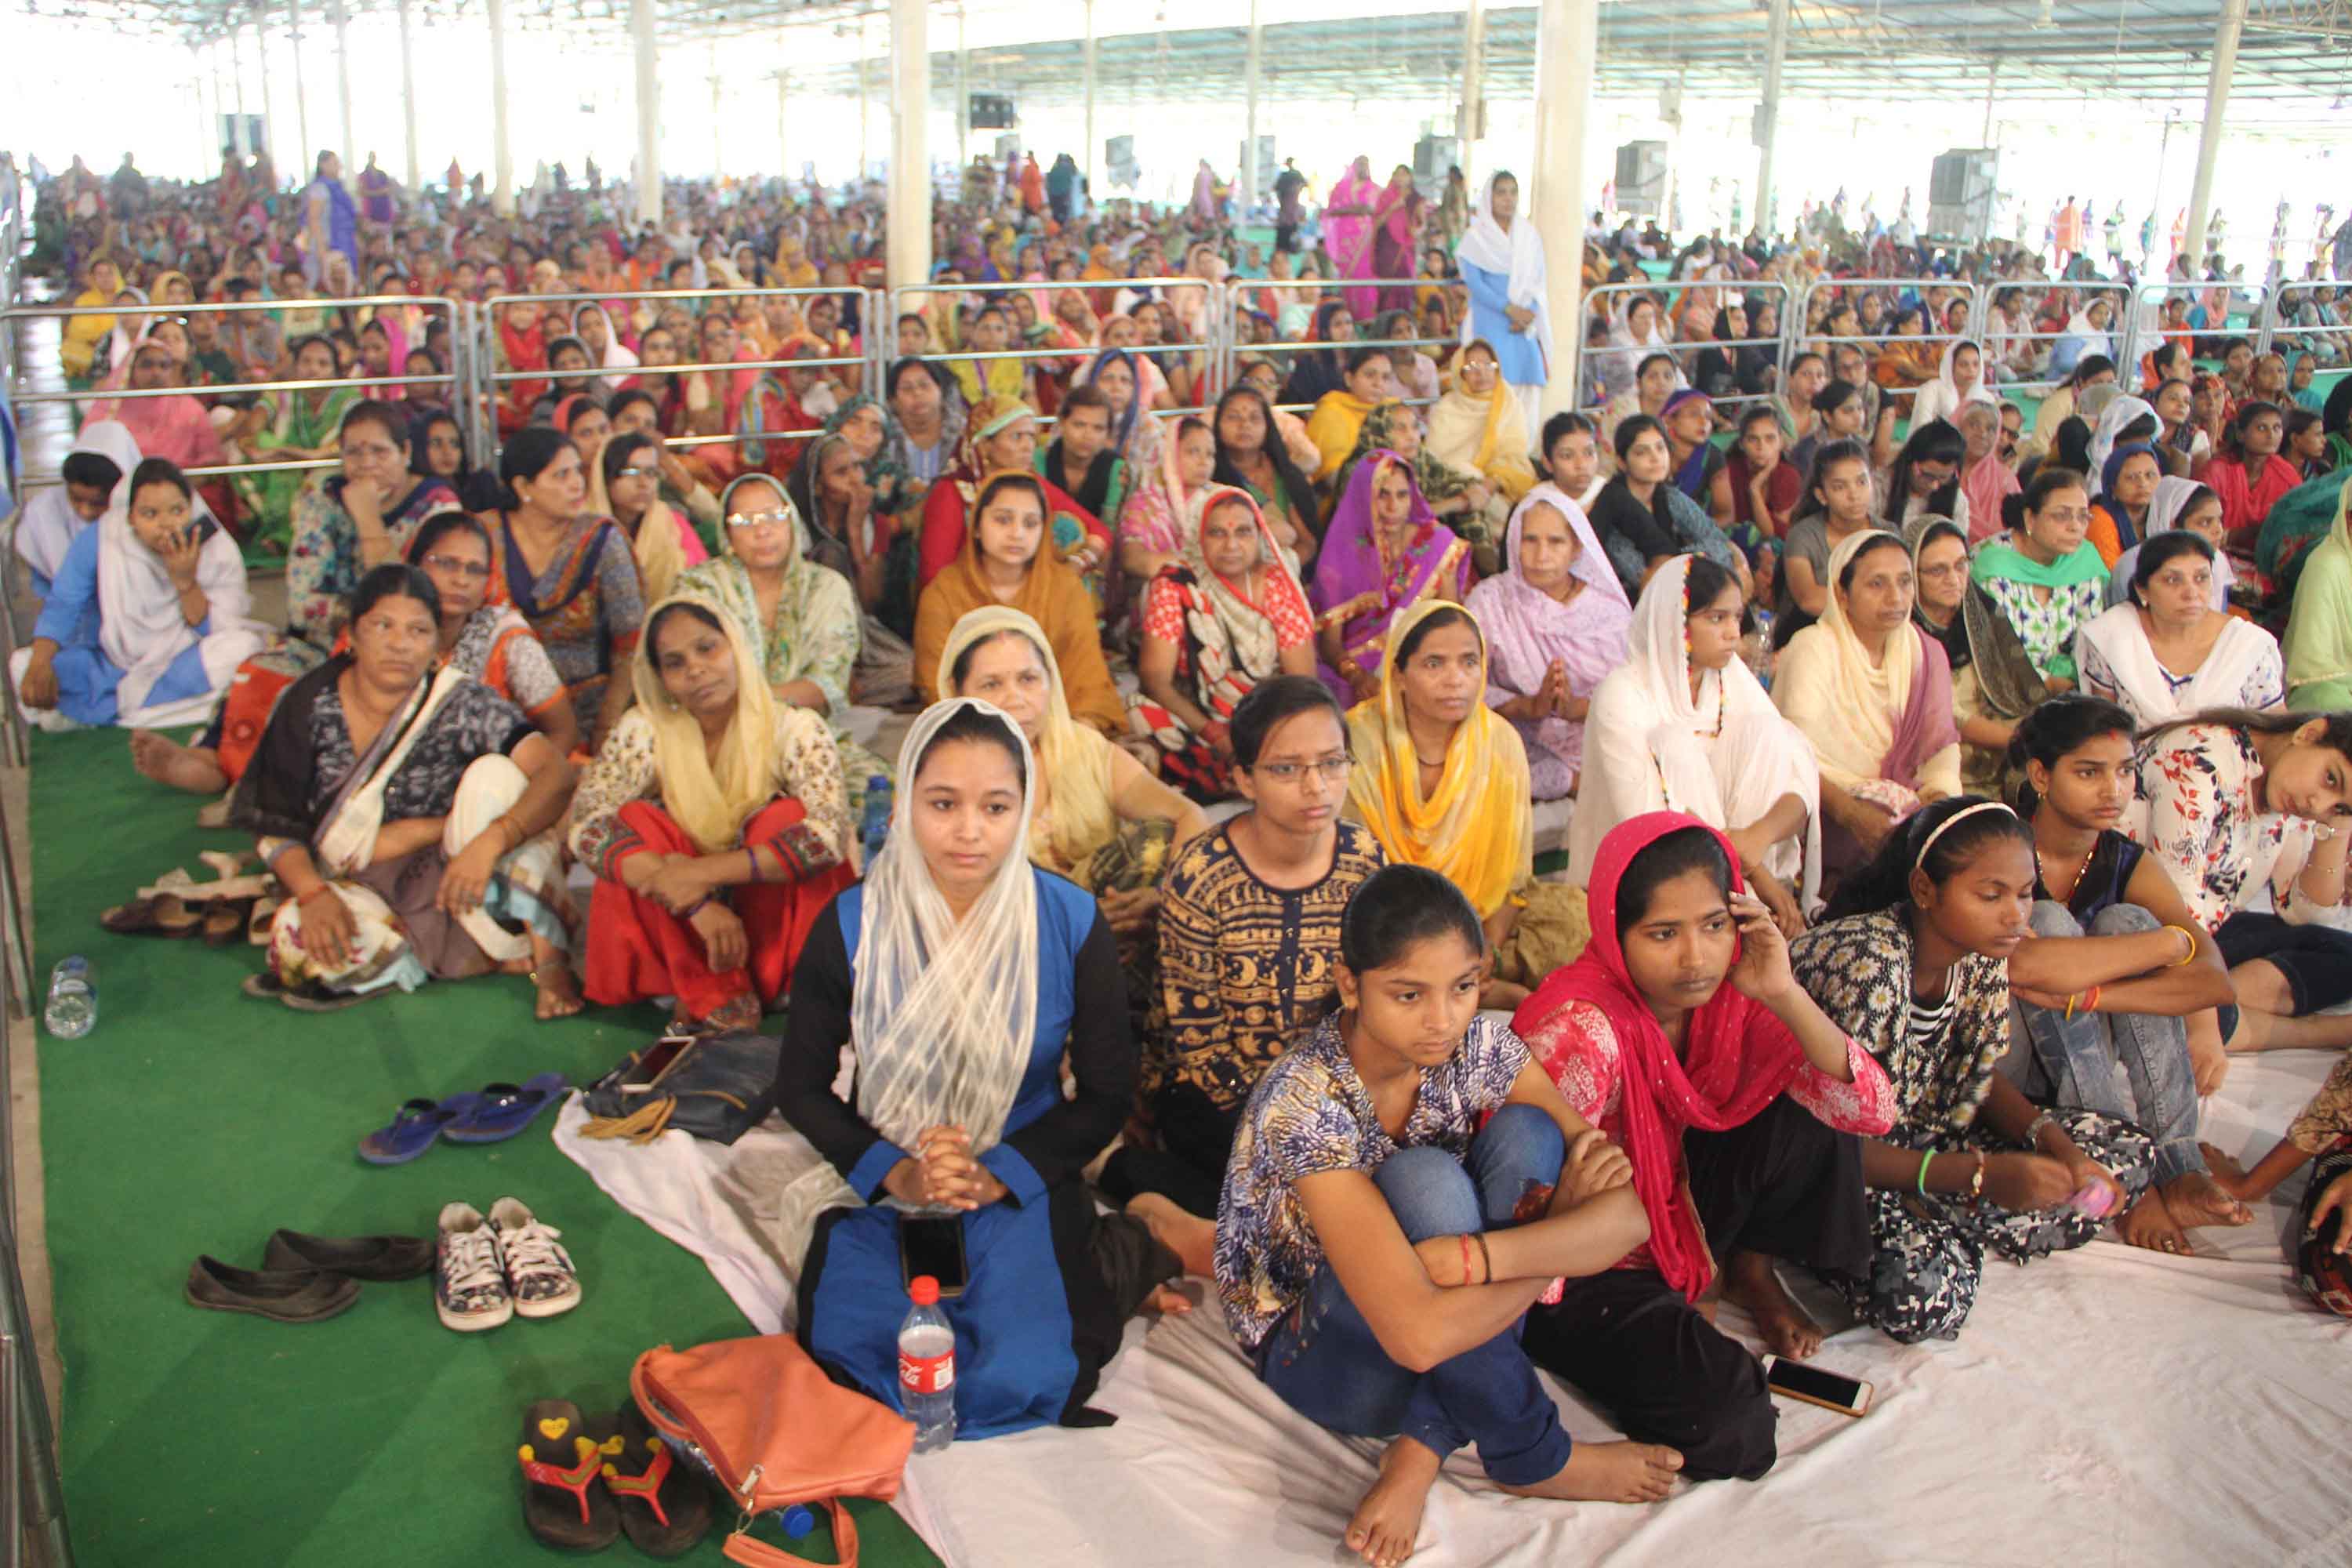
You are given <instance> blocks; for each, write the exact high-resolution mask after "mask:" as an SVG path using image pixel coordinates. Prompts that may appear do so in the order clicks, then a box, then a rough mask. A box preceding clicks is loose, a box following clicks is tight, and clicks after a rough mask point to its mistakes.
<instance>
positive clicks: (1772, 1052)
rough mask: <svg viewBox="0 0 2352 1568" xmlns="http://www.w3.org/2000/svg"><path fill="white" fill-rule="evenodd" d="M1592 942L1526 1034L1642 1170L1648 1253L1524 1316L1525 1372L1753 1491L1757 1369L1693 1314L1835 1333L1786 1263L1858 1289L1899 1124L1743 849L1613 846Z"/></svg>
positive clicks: (1685, 837)
mask: <svg viewBox="0 0 2352 1568" xmlns="http://www.w3.org/2000/svg"><path fill="white" fill-rule="evenodd" d="M1588 898H1589V907H1590V909H1591V917H1592V941H1591V945H1590V946H1589V947H1587V948H1586V949H1585V951H1584V954H1583V956H1582V957H1581V958H1580V959H1578V960H1577V961H1576V962H1575V963H1572V964H1570V965H1568V966H1567V967H1566V968H1564V969H1560V970H1558V971H1556V972H1554V973H1553V974H1552V976H1551V978H1550V979H1549V980H1548V981H1546V982H1545V983H1544V984H1543V986H1542V987H1541V988H1540V989H1539V990H1538V991H1537V992H1536V994H1534V995H1533V996H1530V997H1529V998H1528V1000H1527V1001H1526V1002H1524V1003H1522V1004H1520V1006H1519V1010H1518V1013H1517V1016H1515V1017H1514V1018H1513V1019H1512V1027H1513V1028H1514V1029H1515V1030H1517V1033H1518V1035H1519V1036H1520V1037H1521V1038H1523V1039H1524V1040H1526V1041H1527V1044H1528V1051H1529V1052H1530V1053H1531V1054H1532V1055H1533V1056H1534V1058H1535V1060H1536V1062H1537V1064H1538V1066H1540V1067H1542V1068H1543V1069H1544V1070H1545V1071H1546V1072H1547V1073H1548V1074H1549V1075H1550V1077H1551V1079H1552V1081H1553V1082H1555V1083H1557V1084H1558V1085H1559V1088H1560V1091H1561V1093H1562V1094H1563V1095H1565V1096H1566V1097H1567V1099H1568V1102H1569V1103H1570V1105H1572V1106H1574V1107H1575V1108H1576V1110H1577V1111H1578V1113H1579V1114H1580V1115H1582V1116H1584V1117H1585V1118H1586V1119H1587V1120H1589V1121H1591V1122H1592V1123H1593V1124H1594V1125H1596V1126H1598V1127H1600V1128H1601V1130H1602V1131H1605V1132H1607V1133H1608V1134H1609V1136H1610V1137H1611V1138H1612V1140H1614V1141H1615V1142H1616V1143H1617V1144H1618V1146H1619V1147H1621V1148H1622V1149H1623V1150H1624V1151H1625V1153H1626V1156H1627V1157H1628V1158H1629V1159H1630V1160H1632V1162H1633V1187H1634V1190H1635V1191H1636V1192H1637V1193H1639V1194H1641V1198H1642V1206H1643V1210H1644V1211H1645V1212H1646V1213H1647V1214H1648V1215H1649V1219H1650V1239H1649V1241H1648V1243H1647V1244H1646V1245H1645V1246H1643V1247H1640V1248H1638V1249H1636V1250H1635V1251H1633V1253H1631V1254H1629V1255H1627V1257H1626V1258H1624V1259H1623V1260H1622V1262H1620V1263H1619V1264H1618V1266H1617V1267H1616V1268H1612V1269H1611V1270H1609V1271H1607V1272H1606V1273H1603V1274H1599V1275H1594V1276H1592V1277H1591V1278H1589V1279H1570V1280H1569V1281H1567V1285H1566V1289H1565V1291H1564V1293H1563V1294H1562V1296H1561V1299H1560V1300H1559V1304H1558V1305H1556V1306H1538V1307H1536V1308H1535V1309H1533V1310H1530V1311H1529V1312H1528V1324H1527V1333H1526V1338H1525V1341H1524V1342H1525V1344H1526V1346H1527V1351H1528V1355H1529V1356H1530V1357H1531V1358H1532V1359H1533V1360H1534V1361H1535V1362H1536V1363H1537V1364H1538V1365H1539V1366H1543V1367H1547V1368H1549V1369H1550V1370H1551V1371H1553V1372H1555V1373H1559V1375H1560V1376H1561V1377H1563V1378H1565V1379H1567V1380H1568V1381H1569V1382H1570V1383H1572V1384H1576V1385H1577V1386H1578V1387H1579V1388H1580V1389H1581V1390H1582V1391H1583V1392H1584V1393H1585V1394H1588V1395H1590V1396H1591V1397H1592V1398H1593V1399H1595V1400H1597V1401H1599V1402H1600V1403H1601V1405H1603V1406H1604V1407H1605V1408H1607V1409H1608V1411H1609V1412H1610V1414H1611V1416H1612V1419H1613V1420H1614V1421H1615V1422H1616V1424H1617V1425H1618V1426H1620V1427H1621V1428H1622V1429H1623V1430H1624V1432H1625V1434H1626V1436H1629V1437H1632V1438H1633V1439H1635V1440H1636V1441H1642V1442H1655V1443H1664V1444H1667V1445H1669V1446H1671V1447H1675V1448H1677V1449H1679V1450H1681V1452H1682V1455H1683V1474H1684V1475H1685V1476H1686V1477H1688V1478H1689V1479H1693V1480H1706V1479H1716V1478H1721V1477H1728V1476H1737V1477H1738V1478H1740V1479H1746V1480H1753V1479H1756V1478H1757V1477H1759V1476H1760V1475H1762V1474H1763V1473H1764V1472H1765V1471H1766V1470H1768V1469H1769V1468H1771V1467H1772V1461H1773V1458H1774V1457H1775V1449H1774V1445H1773V1437H1772V1426H1773V1412H1772V1403H1771V1396H1770V1394H1769V1393H1768V1392H1767V1391H1766V1389H1765V1386H1764V1375H1763V1373H1762V1371H1761V1370H1760V1369H1759V1366H1758V1364H1757V1362H1756V1359H1755V1357H1753V1356H1751V1355H1750V1354H1748V1352H1747V1350H1746V1349H1745V1348H1743V1347H1742V1346H1740V1345H1739V1344H1738V1343H1737V1342H1734V1341H1732V1340H1730V1339H1728V1338H1727V1337H1726V1336H1725V1335H1723V1334H1722V1333H1721V1332H1719V1331H1717V1329H1716V1327H1715V1325H1714V1323H1713V1322H1712V1321H1710V1319H1709V1318H1708V1317H1706V1315H1703V1314H1702V1313H1701V1312H1700V1311H1699V1310H1697V1308H1696V1306H1695V1305H1694V1303H1696V1301H1698V1300H1700V1299H1701V1298H1702V1296H1704V1295H1706V1293H1707V1292H1708V1287H1709V1284H1710V1282H1711V1281H1712V1280H1713V1279H1715V1277H1716V1273H1717V1258H1721V1259H1722V1271H1723V1282H1722V1291H1723V1293H1724V1294H1725V1295H1727V1296H1729V1297H1730V1298H1731V1299H1732V1300H1735V1301H1737V1302H1738V1304H1739V1305H1740V1306H1742V1307H1744V1308H1745V1309H1746V1310H1748V1314H1749V1315H1750V1316H1751V1317H1752V1318H1754V1319H1755V1320H1756V1323H1757V1326H1758V1328H1759V1330H1760V1331H1762V1333H1763V1336H1764V1340H1765V1342H1766V1344H1767V1345H1768V1346H1769V1347H1770V1349H1771V1350H1772V1351H1774V1352H1776V1353H1778V1354H1780V1355H1783V1356H1789V1357H1792V1358H1801V1357H1804V1356H1807V1355H1810V1354H1811V1353H1812V1352H1814V1351H1815V1350H1818V1349H1819V1348H1820V1346H1821V1341H1822V1331H1821V1328H1820V1326H1819V1325H1818V1324H1816V1323H1814V1322H1813V1321H1812V1320H1811V1319H1810V1318H1808V1317H1807V1316H1806V1315H1805V1313H1804V1311H1803V1310H1802V1309H1801V1308H1800V1307H1798V1305H1797V1304H1796V1303H1795V1302H1794V1301H1793V1300H1790V1297H1789V1295H1788V1293H1787V1292H1786V1291H1785V1290H1783V1289H1781V1288H1780V1282H1779V1280H1778V1279H1776V1278H1775V1277H1774V1274H1773V1264H1774V1262H1775V1260H1776V1259H1779V1258H1788V1259H1790V1260H1791V1261H1794V1262H1798V1263H1802V1264H1804V1265H1806V1266H1808V1267H1811V1268H1817V1269H1822V1270H1826V1271H1832V1272H1837V1273H1844V1274H1860V1273H1863V1272H1864V1271H1866V1270H1867V1269H1868V1268H1869V1266H1870V1259H1871V1255H1872V1246H1871V1239H1870V1214H1869V1209H1868V1207H1867V1206H1866V1205H1865V1202H1864V1193H1863V1184H1862V1146H1861V1141H1860V1138H1859V1137H1858V1136H1856V1135H1857V1134H1871V1135H1875V1134H1877V1133H1880V1132H1883V1131H1885V1130H1886V1129H1887V1128H1889V1127H1890V1126H1892V1125H1893V1124H1894V1113H1895V1098H1894V1091H1893V1089H1891V1088H1890V1087H1889V1085H1888V1083H1887V1080H1886V1074H1885V1072H1884V1071H1883V1070H1882V1069H1881V1068H1879V1066H1878V1064H1877V1062H1875V1061H1874V1060H1873V1059H1872V1058H1871V1057H1870V1055H1869V1053H1868V1052H1866V1051H1864V1049H1863V1048H1862V1047H1860V1046H1858V1045H1856V1044H1855V1043H1854V1042H1853V1039H1852V1038H1851V1037H1848V1036H1847V1034H1846V1033H1845V1031H1844V1030H1843V1029H1841V1028H1839V1027H1838V1026H1836V1025H1835V1024H1833V1023H1832V1022H1831V1021H1830V1019H1829V1017H1828V1016H1827V1015H1825V1014H1824V1013H1823V1012H1822V1010H1821V1008H1820V1007H1819V1006H1818V1005H1815V1004H1814V1002H1813V1000H1812V998H1811V997H1810V996H1808V995H1807V994H1805V993H1804V991H1803V990H1802V989H1801V987H1800V986H1799V985H1798V984H1797V983H1796V979H1795V977H1794V975H1793V974H1792V973H1790V968H1789V943H1788V939H1787V938H1786V937H1784V936H1782V935H1781V934H1780V928H1779V927H1778V926H1776V925H1775V924H1773V922H1772V919H1771V917H1770V915H1769V913H1768V912H1767V911H1766V910H1765V908H1764V905H1763V904H1762V902H1760V901H1759V900H1757V899H1756V898H1754V897H1752V896H1751V895H1750V894H1749V893H1748V890H1747V888H1746V885H1745V884H1744V883H1743V882H1742V880H1741V879H1740V875H1739V856H1738V852H1737V851H1735V850H1734V849H1733V848H1732V846H1731V841H1730V840H1729V839H1727V838H1726V837H1724V836H1723V835H1722V834H1720V833H1718V832H1717V831H1716V830H1715V829H1714V828H1711V827H1708V826H1706V825H1705V824H1703V823H1701V822H1699V821H1698V819H1696V817H1691V816H1683V815H1682V814H1680V813H1678V812H1671V811H1656V812H1650V813H1647V814H1645V815H1643V816H1637V817H1634V818H1633V820H1631V821H1629V822H1623V823H1620V824H1619V825H1618V826H1616V827H1614V828H1612V829H1611V830H1610V832H1609V835H1608V837H1605V838H1603V839H1602V840H1601V847H1600V849H1599V851H1598V853H1597V854H1596V856H1595V857H1594V859H1593V865H1592V880H1591V886H1590V889H1589V890H1588Z"/></svg>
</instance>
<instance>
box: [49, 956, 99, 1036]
mask: <svg viewBox="0 0 2352 1568" xmlns="http://www.w3.org/2000/svg"><path fill="white" fill-rule="evenodd" d="M41 1021H42V1022H43V1023H45V1024H47V1026H48V1028H49V1033H50V1034H52V1035H54V1036H56V1037H58V1039H60V1040H79V1039H80V1038H81V1037H83V1036H84V1035H87V1034H89V1032H90V1030H92V1029H94V1028H96V1027H97V1026H98V979H97V977H96V976H95V975H93V974H92V973H90V967H89V959H87V958H84V957H83V956H82V955H81V954H79V953H78V952H77V953H74V954H73V955H71V956H70V957H67V958H60V959H58V966H57V967H56V968H55V969H53V970H51V971H50V972H49V1005H48V1006H47V1009H46V1010H44V1011H43V1013H42V1015H41Z"/></svg>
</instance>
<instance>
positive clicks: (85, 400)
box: [0, 294, 465, 489]
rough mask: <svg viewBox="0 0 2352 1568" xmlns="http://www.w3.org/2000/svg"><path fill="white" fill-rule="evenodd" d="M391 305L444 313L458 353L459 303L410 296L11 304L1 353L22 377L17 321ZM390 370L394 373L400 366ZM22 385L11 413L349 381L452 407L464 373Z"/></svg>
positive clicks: (268, 469) (41, 479)
mask: <svg viewBox="0 0 2352 1568" xmlns="http://www.w3.org/2000/svg"><path fill="white" fill-rule="evenodd" d="M394 307H411V308H422V309H425V310H436V309H437V310H441V311H443V312H445V313H446V315H447V316H448V318H449V322H450V328H449V335H450V346H451V352H452V353H453V354H456V353H460V352H461V351H460V350H459V349H458V347H457V345H458V342H459V341H460V340H459V336H458V334H459V332H460V331H461V330H462V323H463V316H462V313H461V311H460V308H459V301H457V300H454V299H451V298H449V297H447V296H446V295H417V294H371V295H366V296H363V297H362V298H359V299H353V300H299V301H295V302H290V303H289V302H288V301H285V300H237V301H236V302H234V303H220V304H213V303H198V304H187V305H145V306H135V307H125V306H118V305H11V306H9V307H8V308H7V309H5V310H0V339H5V341H6V342H8V343H9V345H10V346H9V349H8V354H9V358H10V362H11V363H12V364H14V365H15V366H16V368H17V369H18V370H19V371H22V370H23V369H24V368H25V362H24V357H23V354H22V353H21V352H19V350H18V349H17V347H16V339H17V335H18V332H19V330H20V329H19V327H18V325H17V323H19V322H22V321H32V320H37V319H42V318H48V317H55V318H58V319H59V320H61V321H63V320H69V319H71V318H74V317H77V316H115V317H145V316H154V317H166V316H176V317H182V318H185V317H189V316H200V315H224V316H226V315H255V314H268V315H276V316H284V315H289V314H299V313H309V312H314V311H331V310H363V309H365V310H382V309H390V308H394ZM394 368H395V369H397V368H400V367H394ZM26 379H29V378H24V377H20V378H18V379H16V380H14V381H12V384H11V386H10V390H9V396H10V399H11V401H12V402H14V403H15V405H16V406H17V407H18V408H26V407H39V406H43V405H73V404H90V403H96V402H99V401H100V400H107V401H120V402H125V403H128V402H133V401H137V400H141V399H144V398H155V397H196V398H205V397H212V398H215V399H221V398H226V397H232V396H234V397H242V396H245V395H250V394H259V393H268V392H315V391H318V390H320V388H322V387H323V388H326V389H328V390H337V389H341V388H343V387H347V386H350V385H352V384H354V383H357V382H361V381H364V383H365V384H366V385H368V386H369V387H371V388H373V387H394V386H400V387H407V386H446V387H448V388H449V390H450V397H451V400H452V405H453V406H456V405H458V404H459V403H461V402H462V400H463V396H462V395H463V392H464V389H465V376H464V373H463V372H462V371H461V370H459V369H457V368H456V367H454V366H453V367H452V368H450V369H448V370H445V371H443V372H442V373H440V374H437V375H406V374H394V375H382V376H367V377H358V376H349V377H346V376H338V377H336V378H335V379H333V380H331V381H324V382H320V381H240V382H235V383H231V384H226V385H222V386H159V387H151V388H146V389H139V388H133V387H127V386H126V387H123V388H121V389H119V390H100V389H99V388H96V387H92V388H89V389H88V390H86V391H81V392H71V391H67V392H36V391H26V390H25V389H24V383H25V381H26ZM335 462H336V460H335V459H334V458H305V459H299V460H296V461H291V462H243V463H208V464H205V465H202V466H200V467H196V468H189V469H187V470H185V471H186V473H187V476H188V477H189V478H190V479H215V478H219V477H221V476H224V475H232V476H233V475H237V474H271V473H290V472H299V471H307V470H310V469H313V468H333V467H334V466H335ZM63 482H64V476H63V474H62V473H60V472H59V471H58V470H57V469H54V468H50V469H43V470H40V471H37V472H29V473H27V474H26V475H25V485H26V489H39V488H42V487H44V486H48V485H56V484H62V483H63Z"/></svg>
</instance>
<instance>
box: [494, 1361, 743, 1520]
mask: <svg viewBox="0 0 2352 1568" xmlns="http://www.w3.org/2000/svg"><path fill="white" fill-rule="evenodd" d="M516 1455H517V1458H519V1459H520V1462H521V1465H522V1475H523V1483H522V1518H523V1523H524V1524H526V1525H528V1526H529V1527H530V1532H531V1533H532V1534H533V1535H535V1536H537V1537H539V1539H540V1540H541V1541H543V1542H546V1543H547V1544H548V1545H550V1546H560V1547H562V1548H564V1549H565V1550H567V1551H572V1552H601V1551H603V1550H604V1548H605V1547H607V1546H610V1545H612V1544H613V1542H615V1541H617V1540H619V1539H620V1538H621V1537H622V1536H623V1535H626V1536H627V1537H628V1538H629V1544H630V1545H632V1546H634V1547H635V1548H636V1549H637V1550H638V1551H640V1552H644V1553H646V1555H647V1556H649V1557H677V1556H681V1555H683V1554H684V1553H686V1552H690V1551H692V1550H693V1549H694V1547H695V1544H696V1543H697V1542H699V1541H701V1539H702V1538H703V1536H704V1535H705V1534H706V1533H707V1532H708V1531H709V1529H710V1494H709V1491H707V1490H706V1489H704V1487H703V1485H702V1483H701V1482H700V1481H699V1480H698V1479H696V1478H695V1476H694V1475H693V1473H692V1472H691V1471H689V1470H688V1469H687V1468H685V1467H684V1466H682V1465H680V1464H678V1463H677V1457H676V1456H675V1455H673V1454H672V1453H671V1452H670V1451H669V1445H668V1444H667V1443H665V1442H663V1441H662V1439H661V1437H660V1436H659V1434H657V1433H656V1432H655V1431H654V1429H653V1426H652V1425H651V1424H650V1423H648V1422H647V1421H646V1417H645V1413H644V1412H643V1411H641V1410H639V1409H638V1408H637V1406H636V1402H635V1400H630V1401H627V1402H625V1403H624V1404H623V1405H621V1407H620V1408H619V1409H618V1410H616V1411H614V1413H613V1414H612V1415H599V1416H596V1417H594V1418H593V1419H586V1418H583V1416H582V1415H581V1414H580V1407H579V1406H578V1405H574V1404H572V1401H570V1400H568V1399H542V1400H540V1401H538V1402H537V1403H536V1404H534V1405H531V1407H530V1409H529V1410H527V1411H525V1412H524V1413H523V1418H522V1443H521V1445H520V1447H519V1448H518V1449H517V1450H516Z"/></svg>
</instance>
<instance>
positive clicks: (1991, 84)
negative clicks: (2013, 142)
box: [1977, 55, 2000, 147]
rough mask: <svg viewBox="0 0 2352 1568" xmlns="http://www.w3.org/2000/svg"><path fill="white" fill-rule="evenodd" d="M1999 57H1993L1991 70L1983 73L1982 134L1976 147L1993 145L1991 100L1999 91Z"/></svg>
mask: <svg viewBox="0 0 2352 1568" xmlns="http://www.w3.org/2000/svg"><path fill="white" fill-rule="evenodd" d="M1998 91H2000V56H1999V55H1995V56H1994V57H1993V61H1992V65H1991V68H1989V69H1988V70H1987V71H1986V72H1985V122H1984V134H1983V135H1981V136H1979V137H1978V138H1977V145H1978V146H1979V147H1990V146H1991V145H1992V144H1993V143H1992V98H1993V94H1994V93H1996V92H1998Z"/></svg>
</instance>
